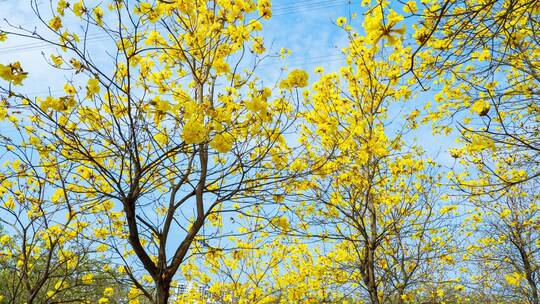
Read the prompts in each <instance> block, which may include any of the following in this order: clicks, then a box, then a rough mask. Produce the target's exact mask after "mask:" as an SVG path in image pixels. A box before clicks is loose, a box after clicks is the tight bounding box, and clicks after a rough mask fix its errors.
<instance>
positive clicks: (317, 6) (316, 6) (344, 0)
mask: <svg viewBox="0 0 540 304" xmlns="http://www.w3.org/2000/svg"><path fill="white" fill-rule="evenodd" d="M315 1H317V0H315ZM302 2H304V3H306V2H312V1H306V0H304V1H297V2H296V3H297V4H298V3H302ZM346 4H351V1H350V0H338V1H319V2H312V3H311V5H309V6H307V7H301V9H297V8H298V6H286V7H284V8H282V9H281V10H282V11H281V12H280V11H279V8H278V9H276V10H278V13H276V14H273V16H284V15H290V14H294V13H305V12H311V11H316V10H321V9H325V8H332V7H338V6H343V5H346ZM157 27H158V28H163V26H159V25H158V26H157ZM108 37H110V36H109V35H108V34H94V35H88V36H87V37H86V38H85V41H86V42H96V41H102V40H105V39H106V38H108ZM51 47H54V46H53V45H51V44H50V43H43V42H34V43H26V44H21V45H16V46H11V47H4V48H1V49H0V55H7V54H11V53H15V52H17V53H23V52H28V51H32V50H35V49H42V48H51Z"/></svg>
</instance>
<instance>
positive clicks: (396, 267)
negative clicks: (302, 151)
mask: <svg viewBox="0 0 540 304" xmlns="http://www.w3.org/2000/svg"><path fill="white" fill-rule="evenodd" d="M401 20H402V17H401V16H400V15H399V14H398V13H397V12H395V11H393V10H390V11H389V13H388V14H387V15H385V14H381V13H380V11H377V10H375V11H372V12H369V13H368V14H367V15H366V16H365V20H364V30H365V32H366V35H365V36H361V35H359V34H358V33H357V32H355V31H354V30H353V29H352V28H351V26H349V25H345V24H343V20H341V21H340V20H338V24H339V23H342V26H343V27H344V29H345V31H346V33H347V34H348V36H349V45H348V46H347V47H346V48H344V49H343V53H344V54H345V55H346V59H345V60H346V65H345V66H343V67H342V68H341V69H340V71H339V73H329V74H323V75H321V77H320V79H319V80H318V81H317V82H315V83H314V84H313V87H312V91H311V92H310V94H309V96H308V97H307V98H306V101H305V106H306V108H307V111H305V112H303V113H302V117H303V118H304V119H305V123H304V125H303V126H302V130H303V131H302V134H301V138H300V141H301V142H302V144H303V145H305V146H307V147H309V149H308V152H307V153H306V155H305V159H302V160H300V162H302V163H301V164H298V165H297V167H298V168H308V169H307V170H310V169H311V170H313V171H314V172H315V173H314V175H313V176H312V177H311V178H310V179H309V180H307V181H302V180H297V183H295V184H292V185H291V187H295V188H296V189H297V193H299V194H300V199H299V200H304V201H303V202H301V203H300V204H298V206H297V207H296V208H295V209H294V212H293V214H295V216H296V218H297V220H296V221H295V228H294V229H295V232H293V233H300V234H301V235H303V236H304V237H306V236H307V237H310V238H311V237H316V238H319V239H322V240H323V241H325V242H328V243H329V244H331V245H329V248H330V249H328V251H327V252H325V259H324V260H326V261H327V266H326V267H327V271H328V273H331V275H330V277H331V278H329V279H327V280H326V282H333V283H334V284H335V285H337V286H339V287H338V288H341V290H342V292H343V294H350V295H354V297H355V298H356V299H357V300H367V301H368V302H369V303H404V302H415V301H416V299H417V297H418V298H420V297H423V298H424V299H429V298H431V297H432V299H437V297H438V294H437V290H438V288H440V287H441V286H443V284H444V283H442V282H444V281H445V280H446V279H445V278H444V274H443V271H442V270H443V269H444V268H445V267H452V266H453V265H454V264H455V259H454V257H453V254H452V253H453V252H454V251H455V250H456V249H455V248H454V244H453V242H452V237H451V230H450V227H451V225H448V226H445V225H443V219H444V218H445V217H448V216H451V214H449V213H446V214H445V213H444V212H443V213H440V212H439V208H440V201H441V199H440V189H439V186H440V176H439V173H437V165H436V164H435V163H434V162H433V161H432V160H430V159H429V158H426V157H425V156H424V152H423V150H422V149H421V148H420V147H419V146H418V145H415V144H414V142H413V141H414V139H413V130H414V129H416V128H417V127H418V123H417V122H416V120H417V117H418V116H419V114H420V111H419V110H409V111H407V110H404V109H406V107H405V106H404V105H403V104H401V105H400V103H401V102H402V101H406V102H407V101H408V100H409V99H410V98H411V97H412V95H413V93H414V90H416V89H417V88H419V85H418V83H417V80H416V78H415V77H413V76H410V77H407V76H404V74H405V71H406V68H407V64H408V63H409V62H410V58H411V56H412V53H411V48H410V47H407V46H405V45H403V44H402V43H401V40H402V37H401V36H400V35H402V34H403V30H396V29H397V28H398V27H399V22H400V21H401ZM306 95H307V94H306ZM398 111H404V112H405V113H406V114H405V115H403V114H402V113H401V114H396V113H398ZM399 116H404V117H403V119H399ZM396 117H398V118H396ZM411 142H413V143H411ZM320 164H323V165H320Z"/></svg>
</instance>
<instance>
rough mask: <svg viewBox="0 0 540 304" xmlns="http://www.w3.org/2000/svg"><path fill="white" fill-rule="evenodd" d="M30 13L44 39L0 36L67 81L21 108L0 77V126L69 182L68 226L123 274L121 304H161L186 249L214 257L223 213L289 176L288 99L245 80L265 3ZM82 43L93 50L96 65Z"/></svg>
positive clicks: (21, 100) (91, 6)
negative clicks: (209, 250)
mask: <svg viewBox="0 0 540 304" xmlns="http://www.w3.org/2000/svg"><path fill="white" fill-rule="evenodd" d="M32 3H33V5H34V8H35V12H36V17H37V18H38V19H39V20H40V21H41V23H42V25H43V27H46V29H45V30H46V32H40V30H41V28H39V29H36V30H34V29H32V30H28V29H25V28H24V27H16V26H14V27H12V28H6V29H3V32H2V33H3V34H5V35H7V37H10V36H18V37H23V38H28V39H37V40H40V41H42V42H45V43H47V44H48V45H50V46H51V47H53V50H51V51H50V53H48V54H47V55H46V58H47V60H48V62H49V64H50V65H51V67H52V68H54V69H56V70H57V71H58V72H59V73H63V74H64V75H65V78H66V79H67V81H66V83H65V85H64V86H63V92H62V93H60V94H58V95H54V94H52V95H47V96H27V95H24V94H22V93H20V91H18V90H16V88H15V85H18V84H20V82H21V80H22V79H23V78H24V77H26V74H25V73H24V71H23V70H22V69H21V68H20V65H19V64H18V63H13V64H11V65H10V66H1V68H2V70H1V72H2V73H1V76H2V78H3V79H5V80H6V81H8V82H4V83H5V84H3V85H2V92H3V93H4V94H5V96H6V98H8V99H9V102H6V103H5V104H2V106H1V108H0V109H1V112H0V113H2V114H3V115H2V118H7V119H8V121H11V122H12V124H13V126H12V127H21V128H32V130H33V131H32V133H33V137H32V138H31V140H30V141H29V142H28V145H29V146H31V147H33V148H34V149H35V151H36V152H35V153H37V154H39V155H40V156H41V157H43V158H44V159H46V160H47V161H48V162H51V163H54V164H62V166H65V168H68V169H69V170H68V171H67V173H66V175H65V176H64V177H63V180H62V182H63V184H65V188H68V189H69V191H70V192H73V193H75V194H76V195H78V196H80V197H81V198H82V201H83V203H79V202H74V204H73V206H72V208H73V212H79V211H80V210H83V209H85V208H87V207H88V206H94V207H93V208H91V209H90V212H89V214H87V215H86V219H87V220H88V221H89V222H90V221H91V222H92V223H94V224H93V225H92V227H91V228H92V229H91V233H89V234H87V235H86V236H87V237H89V238H92V239H94V240H96V241H98V242H100V243H101V244H100V246H98V248H96V249H98V250H99V251H102V252H104V254H109V255H110V256H109V257H110V258H115V259H116V260H117V261H120V262H121V263H122V264H123V266H122V267H120V268H119V269H118V271H120V272H122V273H123V274H124V275H125V276H126V277H127V278H129V279H130V280H131V282H132V287H133V290H134V291H133V292H132V293H130V303H138V302H139V301H141V299H142V297H146V298H147V299H148V300H151V301H152V302H153V303H168V300H169V298H170V293H171V286H172V285H174V284H175V282H174V280H173V278H174V277H175V275H176V274H177V272H178V269H179V267H180V266H181V265H182V264H183V263H185V262H186V260H187V259H188V257H189V256H190V255H191V254H194V255H195V254H196V252H192V251H190V249H191V248H192V247H193V246H194V244H196V243H199V242H204V243H208V242H210V243H212V242H215V243H216V244H213V246H216V247H219V242H218V241H217V239H218V237H219V236H220V235H221V233H222V231H223V225H222V224H221V225H207V223H209V222H210V219H211V220H212V221H214V222H216V223H218V222H220V221H221V211H225V210H226V211H228V212H236V211H238V212H241V208H240V207H232V202H235V203H239V204H243V205H245V204H248V205H249V204H252V203H254V202H256V201H257V200H258V197H259V196H261V195H264V194H265V193H266V192H268V191H272V188H273V187H274V186H273V185H275V184H276V183H278V182H283V181H285V180H286V179H287V178H288V177H287V176H286V175H285V173H286V172H285V171H280V170H274V169H280V168H282V167H283V166H287V165H288V164H289V162H290V161H289V159H290V158H288V155H289V154H290V153H291V151H292V150H291V149H290V148H288V147H287V145H286V141H285V136H284V135H285V134H286V132H288V130H289V128H290V127H291V125H292V122H293V121H294V119H295V112H294V109H295V107H294V99H295V95H292V94H289V95H286V94H285V93H283V94H280V95H279V96H272V95H274V89H275V88H273V87H268V86H265V85H264V83H263V81H262V80H261V79H259V78H258V77H257V76H256V74H254V70H255V68H256V67H257V65H258V64H259V62H260V61H261V60H262V58H263V56H264V53H265V52H266V50H265V48H264V42H263V40H262V38H261V34H260V33H261V29H262V25H261V21H262V19H267V18H269V17H270V16H271V14H272V13H271V6H270V3H269V1H267V0H260V1H257V2H255V1H252V0H241V1H236V0H235V1H232V0H231V1H229V0H220V1H191V0H180V1H164V0H163V1H162V0H160V1H152V2H146V1H137V2H128V1H122V0H120V1H118V0H115V1H106V2H103V3H100V4H96V3H91V2H90V1H75V2H67V1H63V0H59V1H52V2H51V3H50V5H51V9H50V10H45V9H43V7H42V5H41V4H40V3H38V2H37V1H33V2H32ZM49 11H50V12H51V13H50V14H49V13H48V12H49ZM70 22H72V23H75V24H80V25H83V26H82V29H81V30H80V31H79V30H77V29H78V27H73V26H67V24H69V23H70ZM90 33H93V34H92V35H96V34H95V33H98V35H102V36H103V37H105V39H104V40H103V45H105V46H106V49H107V51H106V52H104V53H101V52H100V49H99V48H97V47H93V45H92V44H91V41H90V39H89V37H90V36H91V34H90ZM248 54H251V55H249V56H248ZM297 74H298V75H297ZM288 79H289V80H290V82H288V83H287V84H286V86H287V87H295V88H297V87H302V86H305V85H306V82H307V78H306V77H305V75H304V74H302V73H296V74H294V75H292V77H289V78H288ZM15 117H17V118H15ZM66 170H67V169H66ZM49 180H50V181H49ZM47 181H49V182H55V181H56V182H58V179H57V177H56V176H54V175H51V176H47ZM63 204H64V205H65V202H63ZM231 209H232V211H231ZM227 220H228V219H226V220H225V223H227V222H226V221H227ZM222 222H223V221H222ZM102 301H106V299H104V300H102Z"/></svg>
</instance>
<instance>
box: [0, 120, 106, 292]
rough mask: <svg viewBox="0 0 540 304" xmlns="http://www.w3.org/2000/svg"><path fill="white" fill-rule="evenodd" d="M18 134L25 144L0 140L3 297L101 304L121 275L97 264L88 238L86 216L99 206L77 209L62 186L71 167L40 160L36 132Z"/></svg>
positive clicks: (80, 201) (75, 201) (28, 130)
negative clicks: (103, 294)
mask: <svg viewBox="0 0 540 304" xmlns="http://www.w3.org/2000/svg"><path fill="white" fill-rule="evenodd" d="M14 131H15V134H17V135H16V136H14V137H17V138H19V136H20V138H22V139H23V140H22V141H21V142H18V143H15V142H14V141H13V140H12V138H8V137H6V136H4V135H0V155H1V157H2V159H5V160H6V161H5V162H3V164H2V167H1V168H0V214H1V216H0V227H2V228H3V229H2V231H1V232H0V248H1V249H0V265H1V268H2V270H1V271H0V280H1V281H2V284H1V288H0V289H1V290H0V296H1V297H2V298H3V301H5V303H22V302H24V303H55V302H58V301H59V302H71V301H77V300H79V299H85V300H88V301H91V300H92V299H94V300H95V301H97V300H98V298H99V297H97V298H96V291H97V292H98V293H99V292H101V290H102V289H103V288H101V286H103V285H108V284H114V285H117V284H115V278H116V277H117V276H116V275H115V273H114V272H111V271H106V270H104V269H102V268H101V267H103V266H108V265H107V261H106V260H97V259H96V257H97V256H95V255H94V254H95V246H96V244H95V243H94V242H92V241H89V240H88V239H87V238H86V237H85V235H86V234H87V233H88V228H87V227H88V226H89V223H88V222H86V221H85V220H84V219H83V217H84V214H85V213H87V212H89V209H91V208H94V207H95V206H91V205H86V206H85V207H84V208H80V209H79V208H75V206H76V205H78V204H85V202H84V199H81V198H80V197H78V196H77V194H76V193H74V192H73V191H72V189H71V187H66V185H65V184H64V181H65V179H66V177H67V176H68V175H69V167H66V166H63V165H60V164H56V163H53V162H50V158H38V160H37V161H36V160H35V159H36V155H35V154H36V153H37V151H36V150H34V149H33V148H32V145H31V144H30V142H33V141H36V140H38V139H37V138H36V137H33V132H34V131H35V130H33V129H32V128H30V127H28V128H17V129H14ZM53 181H54V182H53ZM0 302H1V301H0ZM2 303H4V302H2Z"/></svg>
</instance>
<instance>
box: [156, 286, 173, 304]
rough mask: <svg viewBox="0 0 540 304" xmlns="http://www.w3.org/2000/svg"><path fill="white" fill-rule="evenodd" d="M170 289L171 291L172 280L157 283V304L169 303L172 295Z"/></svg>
mask: <svg viewBox="0 0 540 304" xmlns="http://www.w3.org/2000/svg"><path fill="white" fill-rule="evenodd" d="M170 291H171V283H170V282H164V281H161V282H158V283H157V284H156V300H155V304H167V303H169V297H170V295H171V294H170Z"/></svg>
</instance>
